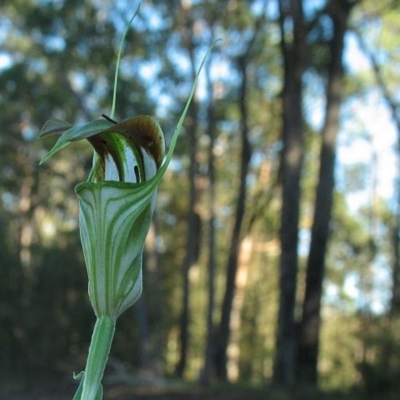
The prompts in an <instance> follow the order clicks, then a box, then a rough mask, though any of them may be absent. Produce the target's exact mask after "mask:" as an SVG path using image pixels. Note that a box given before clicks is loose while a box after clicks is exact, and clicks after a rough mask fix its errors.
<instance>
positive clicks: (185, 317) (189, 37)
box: [175, 17, 200, 377]
mask: <svg viewBox="0 0 400 400" xmlns="http://www.w3.org/2000/svg"><path fill="white" fill-rule="evenodd" d="M187 24H188V27H187V30H186V37H185V39H186V47H187V51H188V53H189V58H190V63H191V74H192V80H193V79H194V77H195V75H196V65H195V45H194V41H193V32H192V26H191V20H190V17H188V20H187ZM187 120H188V126H187V130H186V131H187V135H188V144H189V159H190V164H189V208H188V214H187V243H186V255H185V259H184V262H183V291H182V313H181V316H180V326H179V339H180V350H179V360H178V363H177V365H176V369H175V372H176V375H177V376H179V377H182V376H183V374H184V371H185V369H186V364H187V352H188V348H189V324H190V304H189V299H190V280H189V274H190V270H191V268H192V266H193V265H194V264H195V262H196V261H197V259H198V257H199V242H200V217H199V215H198V213H197V212H196V204H197V201H198V190H197V187H196V175H197V171H198V163H197V160H196V156H197V131H198V104H197V102H196V100H193V102H192V105H191V108H190V110H189V115H188V118H187Z"/></svg>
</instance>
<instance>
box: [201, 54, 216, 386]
mask: <svg viewBox="0 0 400 400" xmlns="http://www.w3.org/2000/svg"><path fill="white" fill-rule="evenodd" d="M210 64H211V61H209V62H208V63H207V65H206V69H205V74H206V80H207V91H208V96H209V98H208V107H207V132H206V133H207V136H208V137H209V138H210V143H209V146H208V171H207V172H208V182H209V216H208V263H207V266H208V281H207V295H208V303H207V315H206V324H207V333H206V346H205V351H204V366H203V369H202V371H201V374H200V383H201V384H202V385H205V386H208V385H209V384H210V382H211V377H212V366H213V364H212V355H213V351H214V333H215V332H214V319H213V314H214V307H215V270H216V260H215V247H216V243H215V240H216V236H215V200H216V197H215V165H214V163H215V160H214V158H215V157H214V145H215V123H216V118H215V112H214V110H215V102H214V90H213V85H212V82H211V77H210Z"/></svg>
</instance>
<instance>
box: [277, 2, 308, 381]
mask: <svg viewBox="0 0 400 400" xmlns="http://www.w3.org/2000/svg"><path fill="white" fill-rule="evenodd" d="M279 9H280V18H279V19H280V30H281V47H282V55H283V62H284V83H283V93H282V141H283V149H282V160H281V163H282V177H281V178H282V214H281V229H280V242H281V258H280V276H279V289H280V295H279V310H278V323H277V335H276V355H275V360H274V370H273V382H274V384H276V385H279V386H286V387H287V386H290V385H291V384H293V382H294V350H295V321H294V308H295V300H296V280H297V269H298V265H297V264H298V263H297V243H298V223H299V209H300V178H301V169H302V162H303V131H304V129H303V112H302V77H303V71H304V55H305V29H304V24H303V9H302V1H300V0H299V1H297V0H291V1H285V0H280V1H279ZM289 22H290V23H289Z"/></svg>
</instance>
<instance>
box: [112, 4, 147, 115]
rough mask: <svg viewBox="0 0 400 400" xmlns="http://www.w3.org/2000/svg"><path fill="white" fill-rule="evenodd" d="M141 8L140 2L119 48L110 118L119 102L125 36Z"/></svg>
mask: <svg viewBox="0 0 400 400" xmlns="http://www.w3.org/2000/svg"><path fill="white" fill-rule="evenodd" d="M139 9H140V4H139V5H138V8H137V9H136V11H135V13H134V14H133V17H132V18H131V19H130V20H129V22H128V24H127V25H126V28H125V31H124V34H123V35H122V38H121V41H120V44H119V48H118V56H117V65H116V67H115V76H114V91H113V99H112V106H111V113H110V118H111V119H112V118H114V113H115V107H116V104H117V86H118V74H119V67H120V64H121V55H122V48H123V44H124V43H125V37H126V35H127V34H128V31H129V28H130V27H131V23H132V21H133V20H134V18H135V17H136V15H137V14H138V12H139Z"/></svg>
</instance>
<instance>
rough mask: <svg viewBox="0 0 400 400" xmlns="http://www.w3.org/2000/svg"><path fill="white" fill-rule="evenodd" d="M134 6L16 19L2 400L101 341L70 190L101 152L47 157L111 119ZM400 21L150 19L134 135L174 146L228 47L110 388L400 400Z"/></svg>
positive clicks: (12, 13)
mask: <svg viewBox="0 0 400 400" xmlns="http://www.w3.org/2000/svg"><path fill="white" fill-rule="evenodd" d="M137 5H138V4H137V2H134V1H129V0H115V1H111V0H87V1H80V0H13V1H10V0H5V1H2V2H1V5H0V110H1V111H0V127H1V128H0V171H1V174H0V180H1V181H0V196H1V197H0V199H1V201H0V371H1V373H0V379H1V382H0V387H1V388H3V391H6V390H8V391H9V392H10V391H12V389H13V387H14V386H15V388H16V387H18V388H20V389H21V388H26V389H29V387H31V385H32V384H33V383H34V382H36V384H37V383H38V382H39V383H40V382H42V381H44V380H46V379H54V378H55V377H66V378H65V379H71V374H72V371H80V370H82V369H83V368H84V363H85V359H86V355H87V348H88V345H89V342H90V335H91V330H92V327H93V324H94V321H95V319H94V315H93V312H92V310H91V308H90V305H89V302H88V298H87V277H86V271H85V265H84V262H83V256H82V252H81V246H80V241H79V233H78V222H77V217H78V216H77V211H78V209H77V199H76V196H75V193H74V186H75V185H76V184H77V183H78V182H81V181H83V180H85V179H86V176H87V173H88V171H89V168H90V165H91V148H90V146H89V145H88V144H86V143H77V144H73V145H71V146H70V147H68V148H67V149H65V150H63V151H62V152H60V153H59V155H57V157H55V158H53V159H50V160H49V161H48V162H47V163H46V164H45V165H43V166H41V167H39V165H38V163H39V160H40V158H41V157H42V156H43V155H44V154H45V153H46V151H47V150H48V149H49V148H50V147H51V145H52V144H53V141H52V140H51V139H49V140H43V141H38V140H37V136H38V133H39V131H40V129H41V126H42V125H43V124H44V122H45V121H46V120H48V119H51V118H59V119H63V120H66V121H69V122H72V123H84V122H88V121H89V120H92V119H95V118H100V116H101V114H102V113H105V114H109V111H110V107H111V99H112V87H113V77H114V69H115V62H116V49H117V47H118V42H119V40H120V38H121V35H122V32H123V30H124V28H125V26H126V24H127V22H128V20H129V18H130V17H131V16H132V15H133V13H134V11H135V9H136V7H137ZM399 20H400V4H399V2H398V1H396V0H382V1H373V0H363V1H356V0H304V1H300V0H254V1H244V0H243V1H241V0H225V1H216V0H169V1H161V0H154V1H151V0H145V1H143V4H142V5H141V9H140V13H139V15H138V16H137V17H136V19H135V20H134V22H133V25H132V28H131V29H130V31H129V33H128V36H127V42H126V46H125V50H124V55H123V59H122V65H121V73H120V82H119V85H118V97H117V111H116V113H117V116H116V119H117V120H123V119H126V118H129V117H133V116H135V115H139V114H150V115H153V116H155V117H156V119H157V120H158V121H159V122H160V124H161V126H162V127H163V130H164V132H165V134H166V140H167V143H168V141H169V139H170V137H171V135H172V132H173V130H174V127H175V125H176V123H177V120H178V117H179V115H180V113H181V111H182V108H183V105H184V102H185V101H186V99H187V96H188V94H189V90H190V87H191V85H192V82H193V79H194V74H195V72H196V70H197V68H198V66H199V63H200V61H201V59H202V57H203V56H204V54H205V51H206V50H207V48H208V47H209V45H210V44H211V43H212V42H213V41H214V40H215V39H218V38H221V39H223V41H222V42H220V43H219V45H218V46H217V47H216V48H215V50H214V51H213V53H212V55H211V56H210V58H209V60H208V61H207V63H206V65H205V68H204V70H203V72H202V75H201V79H200V83H199V87H198V91H197V94H196V98H195V101H194V102H193V104H192V106H191V108H190V111H189V116H188V118H187V119H186V122H185V126H184V132H183V133H182V134H181V137H180V139H179V142H178V148H177V151H176V153H175V157H174V159H173V162H172V164H171V166H170V168H169V170H168V172H167V174H166V177H165V179H164V180H163V182H162V184H161V185H160V188H159V194H158V202H157V205H156V211H155V215H154V221H153V223H152V227H151V230H150V233H149V236H148V239H147V242H146V249H145V262H144V279H145V281H144V293H143V296H142V298H141V300H140V301H139V302H138V303H137V305H135V307H134V308H133V309H131V310H128V311H127V312H126V313H125V314H124V315H122V316H121V318H120V319H119V321H118V324H117V332H116V337H115V341H114V344H113V348H112V351H111V358H110V368H109V371H108V375H109V376H111V375H113V376H118V375H121V374H122V375H123V374H125V375H127V376H128V375H129V376H133V377H147V378H149V377H152V379H159V378H166V377H175V378H176V377H177V378H183V379H184V380H187V381H192V382H200V383H201V384H203V385H208V384H211V383H214V382H232V383H234V382H236V383H244V384H248V385H254V386H257V385H269V384H270V383H272V384H275V385H276V386H279V387H284V388H289V387H293V385H301V386H303V385H304V386H307V387H319V388H320V389H323V390H328V391H330V390H350V389H359V390H364V391H365V393H379V394H380V396H383V394H384V393H395V392H397V391H399V390H400V387H399V382H400V244H399V231H400V184H399V183H400V180H399V179H400V176H399V168H398V165H399V163H400V158H399V156H400V154H399V151H400V150H399V145H398V140H399V139H400V109H399V107H400V103H399V101H400V97H399V96H400V94H399V83H400V36H399V33H400V32H399V29H400V25H399ZM71 380H72V379H71ZM0 393H2V391H0ZM379 398H383V397H379Z"/></svg>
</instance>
